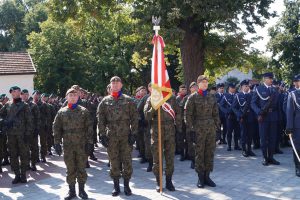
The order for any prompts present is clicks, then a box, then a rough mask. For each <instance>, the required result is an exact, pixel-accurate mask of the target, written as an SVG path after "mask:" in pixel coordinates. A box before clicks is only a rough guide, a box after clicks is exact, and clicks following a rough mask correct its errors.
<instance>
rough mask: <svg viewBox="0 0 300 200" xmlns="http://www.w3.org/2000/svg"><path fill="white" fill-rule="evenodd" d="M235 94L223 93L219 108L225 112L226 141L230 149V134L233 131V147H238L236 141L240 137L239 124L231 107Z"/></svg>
mask: <svg viewBox="0 0 300 200" xmlns="http://www.w3.org/2000/svg"><path fill="white" fill-rule="evenodd" d="M234 96H235V94H230V93H225V94H224V96H223V98H222V100H221V102H220V109H221V111H222V112H223V113H225V117H226V123H227V143H228V150H231V141H232V134H233V132H234V147H235V149H239V148H240V147H239V145H238V141H239V139H240V126H239V123H238V121H237V118H236V116H235V114H234V112H233V111H232V109H231V105H232V103H233V99H234Z"/></svg>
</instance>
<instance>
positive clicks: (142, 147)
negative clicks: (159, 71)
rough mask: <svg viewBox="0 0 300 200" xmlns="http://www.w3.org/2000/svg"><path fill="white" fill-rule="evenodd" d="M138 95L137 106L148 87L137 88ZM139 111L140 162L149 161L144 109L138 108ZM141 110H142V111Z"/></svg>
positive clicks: (138, 138)
mask: <svg viewBox="0 0 300 200" xmlns="http://www.w3.org/2000/svg"><path fill="white" fill-rule="evenodd" d="M137 91H138V95H137V96H136V98H137V102H136V105H137V107H138V106H139V103H140V102H141V100H142V98H143V97H144V96H145V95H147V88H146V87H145V86H141V87H139V88H138V89H137ZM138 111H139V131H138V135H137V136H138V137H137V140H136V143H137V144H139V145H138V146H139V152H140V157H141V160H140V163H145V162H147V159H146V155H145V139H144V129H145V118H143V117H144V112H143V111H144V109H142V110H138ZM140 111H141V112H140Z"/></svg>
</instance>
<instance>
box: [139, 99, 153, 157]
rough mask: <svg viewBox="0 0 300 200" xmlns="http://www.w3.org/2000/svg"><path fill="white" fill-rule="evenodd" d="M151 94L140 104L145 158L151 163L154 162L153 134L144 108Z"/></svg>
mask: <svg viewBox="0 0 300 200" xmlns="http://www.w3.org/2000/svg"><path fill="white" fill-rule="evenodd" d="M149 96H150V94H146V95H145V96H144V97H143V98H142V99H141V100H140V102H139V103H138V106H137V108H138V112H139V114H140V118H141V124H142V131H143V134H144V144H145V157H146V159H147V160H148V161H149V162H152V160H153V158H152V152H151V134H150V124H149V122H148V120H147V119H146V118H145V114H144V107H145V104H146V102H147V99H148V98H149Z"/></svg>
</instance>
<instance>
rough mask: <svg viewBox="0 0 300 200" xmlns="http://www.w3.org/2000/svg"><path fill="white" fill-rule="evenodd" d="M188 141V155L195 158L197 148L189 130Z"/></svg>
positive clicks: (187, 133)
mask: <svg viewBox="0 0 300 200" xmlns="http://www.w3.org/2000/svg"><path fill="white" fill-rule="evenodd" d="M185 136H186V142H187V148H188V156H189V158H190V159H192V160H194V159H195V148H194V144H193V142H192V138H191V134H190V133H189V132H186V135H185Z"/></svg>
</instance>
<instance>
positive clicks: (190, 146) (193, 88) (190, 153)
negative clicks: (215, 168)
mask: <svg viewBox="0 0 300 200" xmlns="http://www.w3.org/2000/svg"><path fill="white" fill-rule="evenodd" d="M189 89H190V94H189V95H186V96H185V97H184V99H183V101H182V102H181V103H182V105H183V110H182V112H183V115H184V108H185V104H186V102H187V100H188V98H189V96H190V95H192V94H194V93H195V92H197V91H198V85H197V83H196V82H192V83H191V84H190V87H189ZM183 123H184V124H185V122H184V120H183ZM185 127H186V125H185ZM185 131H186V130H185ZM186 142H187V154H188V158H189V159H190V160H191V168H192V169H195V148H194V144H193V141H192V138H191V135H190V132H187V131H186Z"/></svg>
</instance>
